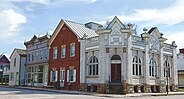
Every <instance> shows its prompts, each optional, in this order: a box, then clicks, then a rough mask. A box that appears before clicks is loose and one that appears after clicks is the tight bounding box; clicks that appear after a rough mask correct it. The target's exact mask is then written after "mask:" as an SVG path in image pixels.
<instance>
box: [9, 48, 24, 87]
mask: <svg viewBox="0 0 184 99" xmlns="http://www.w3.org/2000/svg"><path fill="white" fill-rule="evenodd" d="M10 60H11V61H10V73H9V75H10V76H9V85H10V86H23V85H25V70H26V69H25V64H26V50H24V49H17V48H15V49H14V50H13V52H12V54H11V56H10Z"/></svg>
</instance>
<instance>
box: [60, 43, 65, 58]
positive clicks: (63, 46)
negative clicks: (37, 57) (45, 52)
mask: <svg viewBox="0 0 184 99" xmlns="http://www.w3.org/2000/svg"><path fill="white" fill-rule="evenodd" d="M65 56H66V45H62V46H61V58H65Z"/></svg>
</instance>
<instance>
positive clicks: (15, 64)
mask: <svg viewBox="0 0 184 99" xmlns="http://www.w3.org/2000/svg"><path fill="white" fill-rule="evenodd" d="M15 66H16V58H14V67H15Z"/></svg>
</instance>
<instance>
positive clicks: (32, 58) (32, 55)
mask: <svg viewBox="0 0 184 99" xmlns="http://www.w3.org/2000/svg"><path fill="white" fill-rule="evenodd" d="M31 54H32V55H31V57H32V61H34V53H33V52H32V53H31Z"/></svg>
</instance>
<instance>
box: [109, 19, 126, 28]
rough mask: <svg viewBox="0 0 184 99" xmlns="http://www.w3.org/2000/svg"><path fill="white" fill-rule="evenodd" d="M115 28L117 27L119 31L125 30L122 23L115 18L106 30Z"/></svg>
mask: <svg viewBox="0 0 184 99" xmlns="http://www.w3.org/2000/svg"><path fill="white" fill-rule="evenodd" d="M115 27H118V28H119V29H121V28H125V26H124V25H123V24H122V22H121V21H120V20H119V19H118V18H117V17H116V16H115V17H114V19H113V20H112V21H111V22H110V23H109V25H108V26H107V28H106V29H112V30H113V29H114V28H115Z"/></svg>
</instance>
